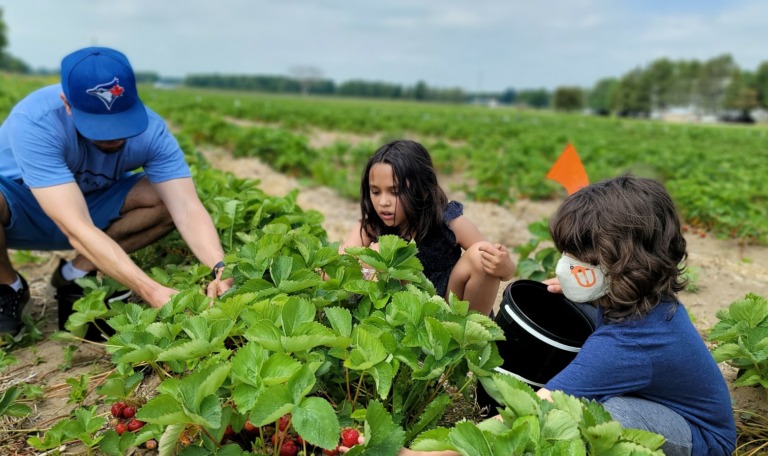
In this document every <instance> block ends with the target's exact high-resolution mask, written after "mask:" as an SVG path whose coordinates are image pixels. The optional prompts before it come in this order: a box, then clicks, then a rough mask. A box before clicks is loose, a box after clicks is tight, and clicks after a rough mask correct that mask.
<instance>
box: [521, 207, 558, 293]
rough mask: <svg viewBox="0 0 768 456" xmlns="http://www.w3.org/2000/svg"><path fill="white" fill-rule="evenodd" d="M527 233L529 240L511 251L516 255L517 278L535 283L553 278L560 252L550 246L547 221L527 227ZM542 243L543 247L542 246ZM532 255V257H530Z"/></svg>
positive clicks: (550, 240) (550, 239)
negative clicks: (528, 233)
mask: <svg viewBox="0 0 768 456" xmlns="http://www.w3.org/2000/svg"><path fill="white" fill-rule="evenodd" d="M528 231H529V232H530V234H531V236H532V237H531V239H529V240H528V242H527V243H525V244H521V245H518V246H516V247H515V248H514V249H513V250H514V251H515V252H516V253H517V254H518V262H517V268H516V271H517V275H518V277H520V278H521V279H530V280H537V281H542V280H545V279H549V278H551V277H554V276H555V267H556V266H557V260H559V259H560V252H558V251H557V249H556V248H555V247H554V246H553V245H552V236H551V235H550V234H549V222H548V220H547V219H544V220H540V221H538V222H534V223H531V224H530V225H528ZM542 243H545V245H544V246H542V245H541V244H542ZM547 244H548V245H547ZM532 254H533V257H531V255H532Z"/></svg>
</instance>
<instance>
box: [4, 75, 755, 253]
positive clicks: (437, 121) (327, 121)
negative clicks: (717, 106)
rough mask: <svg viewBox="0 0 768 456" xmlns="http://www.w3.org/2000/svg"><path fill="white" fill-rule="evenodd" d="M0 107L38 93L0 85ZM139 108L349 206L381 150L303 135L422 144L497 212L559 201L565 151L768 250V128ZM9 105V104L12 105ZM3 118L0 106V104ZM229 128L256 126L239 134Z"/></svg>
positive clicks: (226, 99) (418, 111)
mask: <svg viewBox="0 0 768 456" xmlns="http://www.w3.org/2000/svg"><path fill="white" fill-rule="evenodd" d="M0 82H2V84H3V85H2V86H0V88H2V91H1V92H0V93H1V94H3V96H4V98H3V100H4V101H5V100H6V99H8V100H12V99H15V98H18V94H19V93H22V92H23V91H24V90H31V88H32V87H33V86H34V85H33V84H32V85H31V84H30V83H28V82H24V81H20V80H17V79H14V80H9V79H2V80H0ZM141 90H142V98H143V99H144V101H145V102H146V103H147V104H148V105H149V106H150V107H151V108H152V109H154V110H156V111H157V112H159V113H160V114H161V115H163V116H164V117H166V118H167V119H168V120H169V122H171V123H173V125H174V126H176V127H178V128H179V129H180V130H181V133H180V134H179V136H180V140H181V141H182V144H185V145H186V146H188V147H189V146H194V145H203V144H216V145H219V146H223V147H226V148H229V149H230V150H232V152H233V154H235V155H237V156H258V157H260V158H262V159H263V160H265V161H266V162H268V163H270V164H271V165H272V166H273V167H275V168H276V169H278V170H280V171H282V172H286V173H290V174H294V175H297V176H304V177H307V178H310V179H312V180H314V181H315V182H318V183H321V184H324V185H329V186H332V187H335V188H337V189H338V190H339V191H340V192H341V193H342V194H345V195H348V196H350V197H354V196H355V195H356V194H357V191H358V190H357V188H358V185H359V183H358V180H359V175H360V171H361V170H362V167H363V163H364V162H365V160H366V159H367V157H368V156H369V155H370V154H372V153H373V151H374V150H375V148H376V147H378V146H379V145H380V144H375V143H364V144H360V145H356V146H352V145H349V144H344V143H337V144H333V145H331V146H327V147H324V148H322V149H317V150H316V149H313V148H312V147H310V146H309V141H308V138H307V136H306V135H307V134H308V132H309V129H310V128H317V129H321V130H328V131H337V132H349V133H356V134H362V135H374V134H376V135H378V136H379V137H383V138H388V139H389V138H400V137H411V138H418V139H422V140H423V142H424V143H425V145H426V146H427V148H428V149H429V150H430V152H431V153H432V155H433V158H434V160H435V162H436V165H437V167H438V168H439V169H440V170H441V171H442V172H444V173H461V175H462V176H464V177H465V178H466V179H465V181H466V188H465V190H466V191H467V194H468V195H469V196H470V197H472V198H475V199H478V200H485V201H495V202H498V203H500V204H503V203H506V202H508V201H512V200H514V199H517V198H532V199H546V198H551V197H553V196H558V195H562V194H563V190H562V188H560V187H559V186H558V185H557V184H556V183H554V182H552V181H548V180H546V179H545V178H544V176H545V175H546V173H547V171H548V170H549V168H550V167H551V166H552V164H553V163H554V161H555V160H556V159H557V157H558V156H559V154H560V152H561V151H562V150H563V148H564V147H565V146H566V144H567V143H569V142H570V143H572V144H573V145H574V146H575V148H576V150H577V151H578V153H579V155H580V157H581V159H582V161H583V163H584V165H585V167H586V169H587V172H588V174H589V177H590V179H591V180H592V181H597V180H600V179H604V178H607V177H611V176H615V175H618V174H622V173H626V172H632V173H634V174H638V175H642V176H647V177H653V178H656V179H658V180H660V181H662V182H663V183H664V184H665V185H666V186H667V188H668V189H669V191H670V193H671V194H672V195H673V197H674V198H675V200H676V202H677V204H678V207H679V208H680V211H681V213H682V214H683V217H684V218H685V220H686V221H687V222H688V223H690V224H692V225H694V226H697V227H701V228H704V229H707V230H711V231H713V232H714V233H716V234H717V235H719V236H726V237H736V238H739V239H742V240H745V241H758V242H766V240H768V204H767V203H768V185H766V184H765V181H766V180H767V178H768V166H767V164H768V147H766V136H768V129H766V128H763V127H754V126H751V127H741V126H714V125H678V124H666V123H660V122H654V121H641V120H624V119H615V118H596V117H588V116H583V115H579V114H571V115H565V114H556V113H552V112H538V111H523V110H517V109H511V108H495V109H491V108H485V107H477V106H465V105H441V104H429V103H415V102H402V101H398V102H389V101H381V100H360V99H343V98H316V97H311V98H304V97H297V96H277V95H264V94H252V93H236V92H223V91H203V90H190V89H177V90H166V89H153V88H150V87H144V88H142V89H141ZM7 94H14V95H13V96H8V95H7ZM2 108H4V109H8V104H7V103H5V104H3V105H2ZM232 118H237V119H242V120H246V121H252V122H253V124H252V126H238V125H235V124H234V123H233V122H231V119H232Z"/></svg>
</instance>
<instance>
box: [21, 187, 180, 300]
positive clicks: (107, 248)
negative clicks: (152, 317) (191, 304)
mask: <svg viewBox="0 0 768 456" xmlns="http://www.w3.org/2000/svg"><path fill="white" fill-rule="evenodd" d="M31 190H32V194H33V195H34V196H35V198H36V199H37V201H38V202H39V203H40V206H41V207H42V208H43V211H45V213H46V214H48V216H49V217H50V218H51V220H53V221H54V222H55V223H56V225H57V226H58V227H59V229H61V231H62V232H63V233H64V235H66V236H67V239H68V240H69V243H70V244H71V245H72V247H74V248H75V249H76V250H77V251H78V253H80V254H82V255H83V256H85V257H86V258H88V260H90V261H91V262H92V263H93V264H94V265H95V266H96V268H98V269H99V270H100V271H101V272H103V273H104V274H106V275H108V276H110V277H112V278H113V279H115V280H117V281H118V282H120V283H122V284H123V285H125V286H127V287H128V288H130V289H131V290H133V291H135V292H136V293H138V294H139V295H141V297H142V298H144V299H145V300H146V301H147V302H148V303H149V304H150V305H151V306H153V307H160V306H162V305H163V304H165V303H166V302H168V300H169V299H170V297H171V295H173V294H174V293H175V292H176V291H175V290H173V289H172V288H168V287H165V286H163V285H161V284H159V283H157V282H155V281H154V280H152V279H151V278H150V277H149V276H148V275H146V274H145V273H144V271H142V270H141V269H140V268H139V267H138V266H136V264H135V263H134V262H133V261H132V260H131V258H130V257H129V256H128V254H127V253H125V251H123V249H122V248H121V247H120V245H118V244H117V242H115V241H114V240H113V239H112V238H110V237H109V236H107V235H106V234H105V233H104V232H103V231H102V230H100V229H99V228H98V227H96V226H95V225H94V224H93V220H92V219H91V215H90V213H89V212H88V206H87V205H86V203H85V198H84V197H83V194H82V192H81V191H80V188H79V187H78V186H77V184H75V183H74V182H71V183H67V184H61V185H54V186H51V187H41V188H33V189H31Z"/></svg>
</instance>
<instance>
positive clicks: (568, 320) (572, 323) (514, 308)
mask: <svg viewBox="0 0 768 456" xmlns="http://www.w3.org/2000/svg"><path fill="white" fill-rule="evenodd" d="M580 306H583V305H578V304H574V303H573V302H571V301H569V300H568V299H566V298H565V296H563V295H562V294H560V293H550V292H549V291H547V286H546V285H544V284H543V283H541V282H536V281H533V280H518V281H515V282H512V283H511V284H509V285H508V286H507V288H506V289H505V290H504V296H503V298H502V301H501V308H500V309H499V314H498V315H497V316H496V318H495V319H494V321H495V322H496V324H498V325H499V326H500V327H501V329H502V330H503V331H504V335H505V336H506V340H505V341H501V342H498V343H497V347H498V349H499V355H500V356H501V358H502V359H503V360H504V364H503V365H502V366H501V367H499V368H497V369H496V370H497V371H498V372H501V373H504V374H508V375H512V376H514V377H516V378H518V379H519V380H522V381H523V382H525V383H527V384H528V385H530V386H531V387H532V388H533V389H538V388H540V387H542V386H544V384H545V383H546V382H547V381H549V380H550V379H551V378H552V377H554V376H555V375H557V374H558V373H559V372H560V371H561V370H563V368H565V366H567V365H568V364H569V363H570V362H571V361H573V358H575V357H576V354H577V353H578V352H579V350H580V349H581V346H582V345H583V344H584V342H585V341H586V340H587V337H589V336H590V334H592V332H594V330H595V322H594V319H593V316H591V315H589V313H588V312H587V311H586V310H584V309H583V308H582V307H580ZM481 396H482V397H481ZM487 400H490V401H491V403H488V402H487ZM478 402H479V403H480V405H492V404H495V402H493V401H492V400H491V399H490V397H488V396H487V394H485V391H483V389H482V387H481V386H478ZM482 402H486V403H485V404H483V403H482Z"/></svg>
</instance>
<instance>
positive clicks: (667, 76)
mask: <svg viewBox="0 0 768 456" xmlns="http://www.w3.org/2000/svg"><path fill="white" fill-rule="evenodd" d="M553 107H554V108H556V109H560V110H565V111H573V110H580V109H584V108H588V109H590V110H592V111H594V112H596V113H600V114H607V113H616V114H618V115H622V116H633V117H647V116H649V115H650V114H651V113H653V112H663V111H665V110H668V109H669V108H672V107H683V108H688V109H690V110H691V111H693V112H694V113H697V114H719V113H722V112H723V111H727V110H731V111H735V112H737V113H741V114H742V115H747V114H748V112H749V111H751V110H752V109H755V108H768V61H767V62H763V63H761V64H760V65H759V66H758V68H757V70H756V71H748V70H743V69H741V68H739V67H738V66H737V65H736V63H735V62H734V60H733V57H732V56H731V55H730V54H723V55H719V56H716V57H713V58H711V59H709V60H705V61H699V60H670V59H667V58H660V59H657V60H654V61H653V62H651V63H650V64H648V65H647V66H645V67H638V68H635V69H633V70H631V71H629V72H627V73H626V74H625V75H623V76H622V77H620V78H604V79H601V80H599V81H597V82H596V83H595V85H594V86H593V87H592V88H591V89H588V90H583V89H581V88H579V87H558V88H557V89H556V90H555V91H554V94H553Z"/></svg>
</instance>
